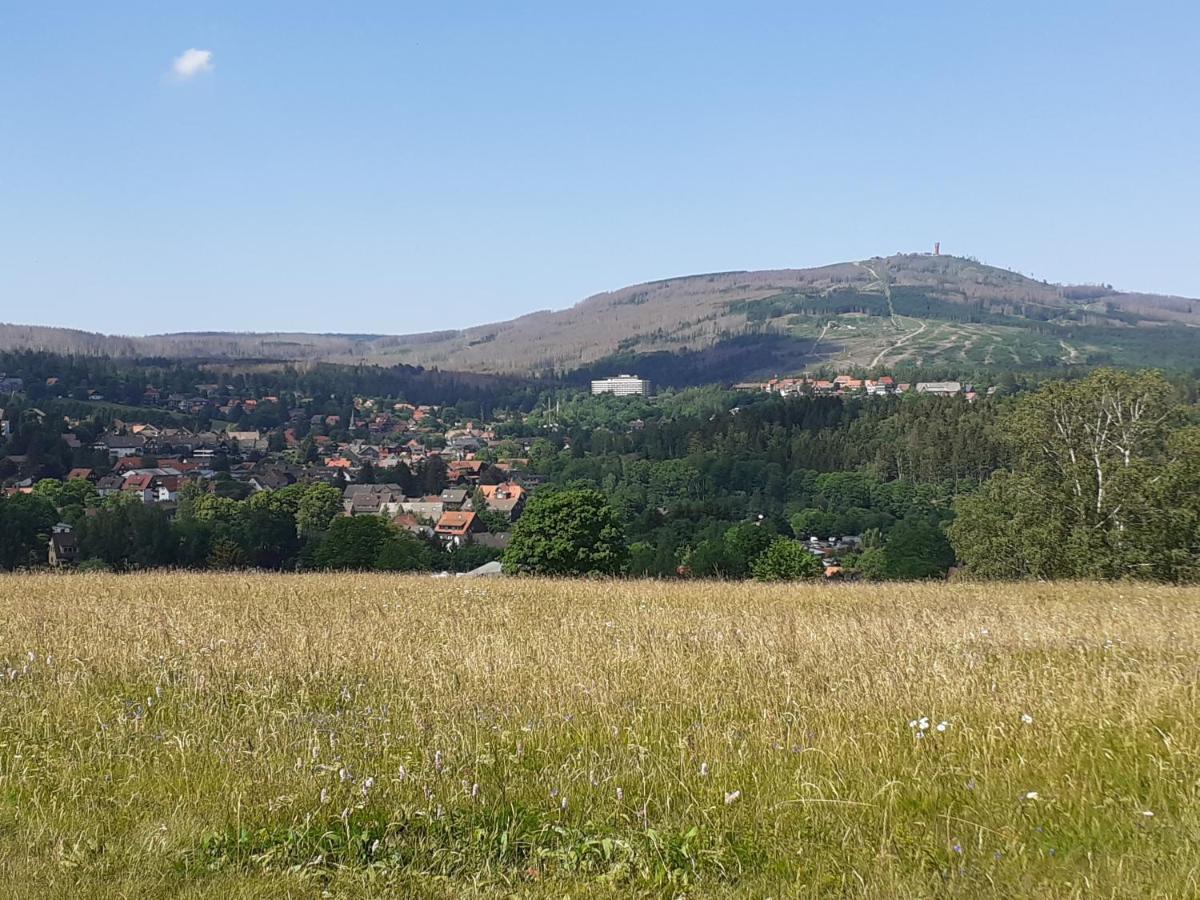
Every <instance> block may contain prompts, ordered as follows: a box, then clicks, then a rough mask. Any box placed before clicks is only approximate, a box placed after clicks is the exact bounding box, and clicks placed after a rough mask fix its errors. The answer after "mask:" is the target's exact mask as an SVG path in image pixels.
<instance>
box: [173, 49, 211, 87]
mask: <svg viewBox="0 0 1200 900" xmlns="http://www.w3.org/2000/svg"><path fill="white" fill-rule="evenodd" d="M212 60H213V55H212V51H211V50H196V49H195V48H192V49H190V50H184V51H183V53H181V54H180V55H179V56H177V57H175V60H174V62H172V63H171V71H172V72H174V73H175V77H176V78H182V79H184V80H186V79H189V78H195V77H196V76H197V75H201V74H203V73H205V72H211V71H212V69H213V61H212Z"/></svg>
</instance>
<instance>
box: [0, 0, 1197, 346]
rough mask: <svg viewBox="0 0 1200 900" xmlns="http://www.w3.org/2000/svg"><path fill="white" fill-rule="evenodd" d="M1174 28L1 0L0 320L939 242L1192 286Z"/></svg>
mask: <svg viewBox="0 0 1200 900" xmlns="http://www.w3.org/2000/svg"><path fill="white" fill-rule="evenodd" d="M575 7H578V8H575ZM973 7H980V8H979V9H974V8H973ZM984 7H987V8H984ZM1198 33H1200V4H1195V3H1182V2H1180V3H1170V4H1168V3H1154V2H1147V3H1138V4H1135V3H1132V2H1130V3H1105V2H1096V0H1092V2H1061V3H1044V2H1043V3H1024V2H1020V3H1011V2H1006V3H997V4H965V3H961V2H960V3H940V2H924V3H916V4H897V3H858V4H833V3H822V4H816V3H812V4H810V3H796V2H791V3H786V2H780V3H765V2H764V3H755V2H743V3H737V4H733V3H705V2H697V0H692V2H686V3H674V2H670V3H668V2H659V3H654V2H641V3H620V2H608V3H603V4H586V5H585V4H568V3H561V2H558V3H521V2H513V3H496V2H486V3H471V2H458V3H453V4H444V3H429V4H420V5H417V4H401V3H395V2H388V3H382V2H381V3H373V2H362V3H357V4H340V3H337V4H335V3H328V2H322V3H294V2H293V3H286V4H284V3H270V2H255V3H246V2H236V3H235V2H204V3H201V2H192V3H170V4H167V3H162V2H161V0H154V2H122V3H118V4H99V3H94V2H88V3H84V2H63V3H53V4H51V3H15V2H14V3H7V4H4V5H3V6H0V321H9V322H25V323H40V324H53V325H68V326H73V327H79V328H87V329H95V330H102V331H107V332H120V333H137V334H140V333H152V332H161V331H179V330H193V329H227V330H276V329H284V330H287V329H292V330H311V331H352V332H362V331H370V332H384V333H399V332H411V331H424V330H431V329H439V328H447V327H458V326H464V325H469V324H475V323H480V322H485V321H494V320H498V319H503V318H508V317H510V316H513V315H517V314H520V313H524V312H529V311H532V310H535V309H545V308H560V307H565V306H569V305H570V304H572V303H574V302H576V301H577V300H579V299H581V298H583V297H584V296H587V295H588V294H591V293H595V292H597V291H601V290H607V289H611V288H617V287H621V286H623V285H626V284H630V283H634V282H638V281H645V280H649V279H654V278H661V277H667V276H671V275H681V274H691V273H697V272H707V271H720V270H728V269H752V268H768V267H772V268H773V267H800V266H809V265H819V264H823V263H827V262H835V261H841V260H846V259H860V258H864V257H867V256H871V255H875V254H886V253H890V252H893V251H896V250H926V249H928V248H930V247H931V246H932V244H933V242H934V241H935V240H940V241H941V242H942V248H943V252H951V253H958V254H963V255H973V256H977V257H979V258H980V259H982V260H984V261H986V262H991V263H994V264H997V265H1004V266H1008V267H1011V268H1015V269H1017V270H1019V271H1022V272H1026V273H1031V274H1034V275H1036V276H1037V277H1039V278H1048V279H1050V280H1052V281H1076V280H1089V281H1106V282H1111V283H1113V284H1114V285H1116V286H1117V287H1121V288H1126V289H1141V290H1154V291H1160V292H1169V293H1179V294H1186V295H1190V296H1200V252H1198V250H1200V247H1198V243H1200V242H1198V238H1200V225H1198V222H1197V209H1198V207H1200V108H1198V107H1200V62H1198V61H1197V59H1198V57H1197V34H1198ZM189 49H190V50H197V51H202V53H201V54H199V55H195V54H194V55H193V56H192V57H191V58H190V59H191V68H190V69H187V71H188V72H189V73H190V77H184V76H181V75H179V74H176V73H174V72H173V69H172V67H173V64H174V62H175V61H176V60H177V59H179V58H180V57H181V56H182V55H183V54H184V53H185V51H188V50H189ZM205 53H207V54H211V55H210V56H205V55H204V54H205ZM185 68H186V67H185Z"/></svg>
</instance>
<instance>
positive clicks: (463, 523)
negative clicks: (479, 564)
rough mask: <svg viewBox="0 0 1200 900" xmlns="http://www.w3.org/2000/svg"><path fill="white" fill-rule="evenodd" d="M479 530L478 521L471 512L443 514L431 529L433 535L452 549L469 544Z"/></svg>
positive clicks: (480, 528)
mask: <svg viewBox="0 0 1200 900" xmlns="http://www.w3.org/2000/svg"><path fill="white" fill-rule="evenodd" d="M481 530H482V526H481V525H480V524H479V519H478V517H477V516H476V515H475V513H473V512H444V513H442V517H441V518H440V519H438V521H437V525H436V526H434V529H433V531H434V534H436V535H437V536H438V537H439V538H441V539H442V541H444V542H445V543H446V544H447V545H448V546H452V547H461V546H462V545H463V544H469V543H470V542H471V539H472V537H473V536H474V535H475V533H476V532H478V531H481Z"/></svg>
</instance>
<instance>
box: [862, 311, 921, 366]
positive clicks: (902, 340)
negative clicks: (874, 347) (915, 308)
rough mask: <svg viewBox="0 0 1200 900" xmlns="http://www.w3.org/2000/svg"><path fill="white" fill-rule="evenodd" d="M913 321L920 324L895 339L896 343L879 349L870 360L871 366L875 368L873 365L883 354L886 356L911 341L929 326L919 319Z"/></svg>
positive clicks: (878, 361)
mask: <svg viewBox="0 0 1200 900" xmlns="http://www.w3.org/2000/svg"><path fill="white" fill-rule="evenodd" d="M913 321H915V322H920V325H918V326H917V328H916V329H915V330H913V331H910V332H909V333H908V334H906V335H904V336H903V337H901V338H900V339H899V340H898V341H896V343H894V344H892V345H891V346H890V347H884V348H883V349H882V350H880V351H879V355H878V356H876V357H875V358H874V359H873V360H871V368H875V366H877V365H879V363H880V361H881V360H882V359H883V358H884V357H885V356H887V355H888V354H889V353H891V352H892V351H893V350H896V349H898V348H900V347H903V346H904V345H905V344H907V343H908V342H909V341H911V340H912V339H913V338H915V337H916V336H917V335H918V334H920V333H921V332H922V331H924V330H925V329H926V328H928V327H929V323H927V322H922V321H921V320H920V319H914V320H913Z"/></svg>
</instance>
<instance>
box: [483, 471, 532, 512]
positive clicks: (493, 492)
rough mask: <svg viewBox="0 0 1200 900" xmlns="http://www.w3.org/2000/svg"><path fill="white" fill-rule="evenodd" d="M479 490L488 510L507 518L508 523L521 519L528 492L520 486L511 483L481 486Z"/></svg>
mask: <svg viewBox="0 0 1200 900" xmlns="http://www.w3.org/2000/svg"><path fill="white" fill-rule="evenodd" d="M479 490H480V492H481V493H482V494H483V499H484V501H485V502H486V503H487V508H488V509H489V510H491V511H492V512H496V513H500V514H501V515H504V516H507V517H508V521H510V522H515V521H516V520H517V519H519V518H521V513H522V511H524V509H525V499H526V497H527V496H528V492H527V491H526V490H525V489H524V488H523V487H521V485H519V484H514V483H513V482H511V481H510V482H506V483H504V484H483V485H480V486H479Z"/></svg>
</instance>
